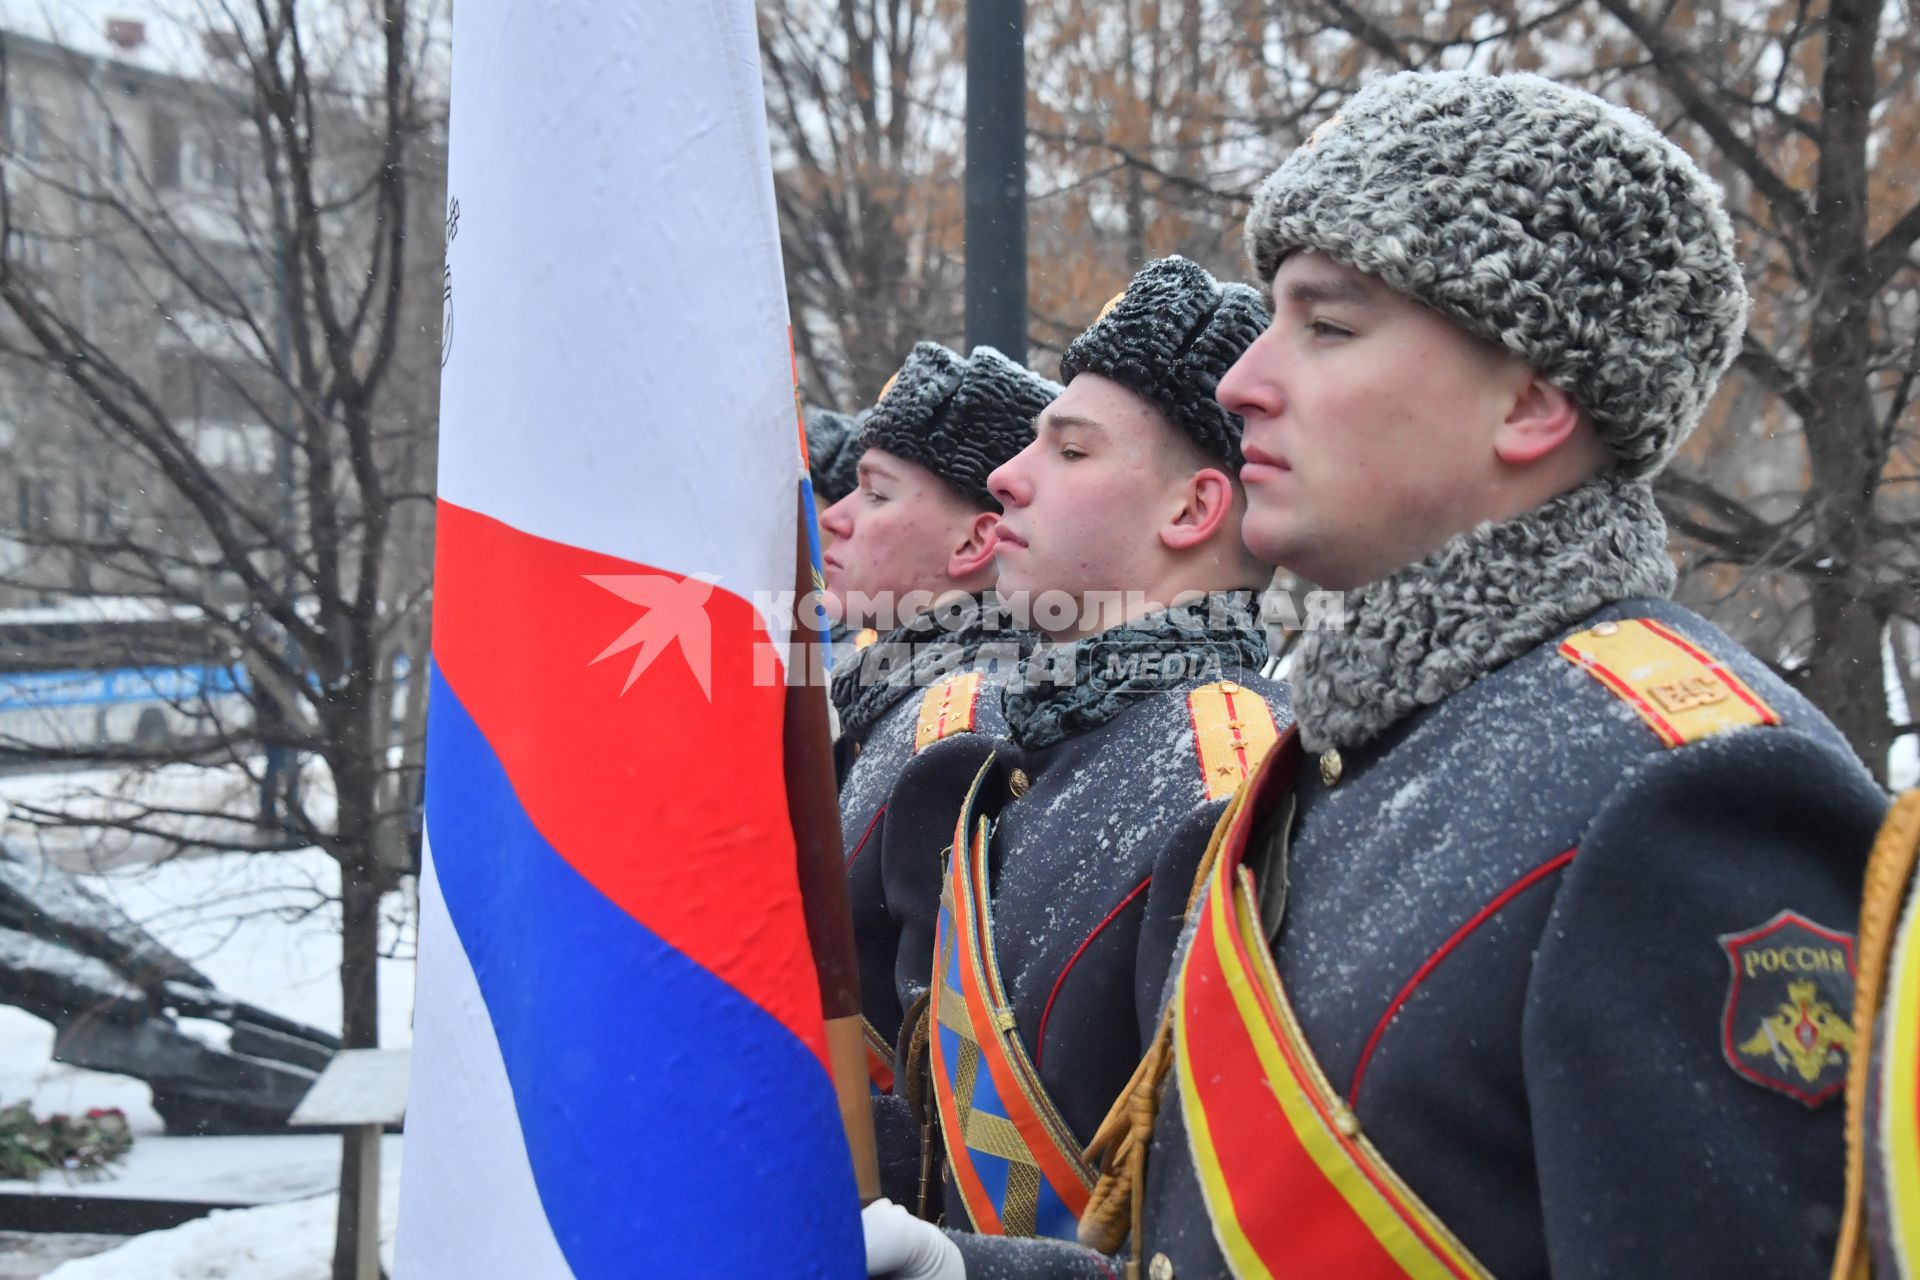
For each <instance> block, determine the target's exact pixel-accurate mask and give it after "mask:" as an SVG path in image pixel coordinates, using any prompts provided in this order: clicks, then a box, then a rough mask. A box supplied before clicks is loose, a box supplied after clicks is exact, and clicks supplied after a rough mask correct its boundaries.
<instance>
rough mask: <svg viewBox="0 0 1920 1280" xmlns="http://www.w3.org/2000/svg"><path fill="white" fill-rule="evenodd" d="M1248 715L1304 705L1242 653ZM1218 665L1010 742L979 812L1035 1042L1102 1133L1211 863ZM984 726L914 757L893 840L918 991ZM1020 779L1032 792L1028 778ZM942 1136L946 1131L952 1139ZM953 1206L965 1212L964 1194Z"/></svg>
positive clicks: (1072, 1113) (1070, 1118) (1080, 1121)
mask: <svg viewBox="0 0 1920 1280" xmlns="http://www.w3.org/2000/svg"><path fill="white" fill-rule="evenodd" d="M1230 676H1231V681H1230V682H1231V683H1232V684H1235V685H1237V686H1239V687H1238V689H1237V691H1236V693H1235V695H1234V696H1235V698H1236V699H1240V700H1248V699H1257V700H1258V703H1259V708H1256V707H1252V706H1249V705H1248V703H1247V702H1245V701H1242V702H1241V703H1240V705H1241V707H1242V708H1243V709H1242V711H1241V715H1242V716H1243V717H1244V716H1251V715H1253V714H1255V712H1256V711H1257V710H1258V709H1260V708H1264V710H1265V713H1266V714H1267V715H1270V716H1271V718H1272V720H1273V722H1274V725H1275V727H1276V729H1277V730H1279V731H1282V732H1284V730H1285V728H1286V727H1287V725H1288V724H1289V722H1290V712H1289V709H1288V702H1287V695H1286V691H1285V688H1284V686H1281V685H1279V684H1277V683H1275V682H1273V681H1270V680H1267V679H1264V678H1263V677H1261V676H1260V675H1259V674H1258V673H1257V672H1245V671H1241V670H1235V671H1233V672H1231V673H1230ZM1214 678H1215V677H1214V676H1212V675H1201V676H1197V677H1195V678H1193V679H1190V680H1187V681H1185V682H1182V683H1177V684H1174V685H1173V686H1172V687H1170V688H1167V689H1165V690H1164V691H1162V692H1157V693H1152V694H1145V695H1142V696H1140V697H1139V698H1137V699H1135V700H1132V701H1130V702H1128V703H1127V704H1126V705H1125V706H1124V707H1123V708H1122V709H1121V710H1120V711H1119V713H1118V714H1116V715H1114V716H1113V718H1111V719H1109V720H1107V721H1106V722H1105V723H1103V724H1100V725H1099V726H1098V727H1095V728H1091V729H1088V730H1086V731H1084V732H1082V733H1079V734H1076V735H1074V736H1072V737H1069V738H1066V739H1065V740H1063V741H1060V742H1056V743H1053V744H1051V745H1048V746H1044V747H1039V748H1025V749H1023V748H1021V747H1019V746H1016V745H1014V744H1012V743H1011V742H1009V743H1006V744H1003V746H1002V748H1001V750H1000V751H999V752H998V753H997V754H996V755H995V756H994V757H993V761H992V765H991V772H990V775H989V776H988V778H987V779H986V780H985V781H984V782H983V784H982V787H981V792H980V799H979V801H978V802H977V807H976V816H977V817H985V818H988V819H990V820H991V821H992V823H993V832H992V839H991V845H990V850H991V852H990V863H991V874H992V877H993V888H992V895H993V913H994V930H993V932H994V943H995V948H996V951H997V954H998V959H999V966H1000V973H1001V977H1002V979H1003V981H1004V983H1005V985H1006V990H1007V992H1008V995H1009V998H1010V1000H1011V1004H1012V1009H1013V1012H1014V1015H1015V1017H1016V1018H1017V1020H1018V1026H1019V1034H1020V1039H1021V1043H1022V1044H1023V1046H1024V1047H1025V1049H1026V1052H1027V1054H1028V1056H1029V1058H1030V1059H1031V1060H1032V1061H1033V1063H1034V1065H1035V1067H1036V1068H1037V1070H1038V1071H1039V1073H1040V1077H1041V1080H1042V1083H1043V1084H1044V1086H1045V1088H1046V1089H1047V1091H1048V1094H1049V1096H1050V1097H1051V1098H1052V1099H1053V1102H1054V1104H1055V1106H1056V1107H1057V1108H1058V1109H1059V1111H1060V1114H1061V1117H1062V1118H1063V1119H1064V1120H1065V1121H1066V1123H1067V1125H1068V1127H1069V1128H1070V1129H1071V1130H1072V1132H1073V1134H1074V1136H1075V1137H1076V1138H1078V1139H1079V1141H1080V1142H1081V1143H1083V1144H1084V1143H1085V1142H1086V1141H1087V1140H1088V1139H1090V1138H1091V1137H1092V1136H1093V1132H1094V1130H1095V1129H1096V1128H1097V1127H1098V1125H1099V1123H1100V1121H1101V1119H1102V1118H1103V1117H1104V1116H1105V1115H1106V1113H1107V1110H1108V1108H1109V1107H1110V1106H1111V1105H1112V1103H1113V1101H1114V1099H1115V1098H1116V1097H1117V1096H1118V1095H1119V1093H1120V1091H1121V1089H1122V1088H1123V1087H1124V1086H1125V1084H1126V1082H1127V1079H1128V1077H1129V1076H1130V1075H1131V1074H1132V1073H1133V1069H1134V1067H1135V1066H1136V1065H1137V1064H1138V1062H1139V1059H1140V1055H1141V1052H1142V1050H1143V1049H1144V1048H1145V1045H1146V1043H1147V1041H1148V1040H1150V1039H1151V1036H1152V1032H1153V1023H1154V1017H1155V1004H1156V1001H1157V998H1158V996H1157V993H1158V991H1159V990H1160V987H1161V984H1162V983H1163V982H1164V980H1165V977H1166V973H1167V967H1168V964H1169V962H1170V960H1171V958H1172V955H1173V949H1174V946H1175V944H1176V942H1177V940H1178V937H1179V931H1180V922H1181V918H1182V915H1183V912H1184V909H1185V906H1186V901H1187V895H1188V893H1189V891H1190V889H1191V888H1192V884H1193V879H1194V872H1195V869H1196V868H1197V866H1198V864H1199V861H1200V857H1201V855H1202V854H1203V853H1204V852H1205V849H1206V845H1207V841H1208V838H1209V837H1210V835H1211V833H1212V830H1213V827H1214V824H1215V822H1216V821H1217V820H1218V818H1219V815H1220V813H1221V811H1222V810H1223V809H1224V808H1225V806H1226V798H1225V797H1226V795H1228V794H1231V786H1232V783H1231V782H1229V783H1228V786H1227V790H1226V791H1225V792H1224V793H1222V794H1221V796H1220V798H1217V799H1215V798H1209V794H1208V787H1207V785H1206V781H1205V779H1204V778H1203V776H1202V771H1201V763H1200V758H1199V755H1198V753H1197V749H1196V745H1195V729H1194V720H1193V714H1192V712H1191V710H1190V707H1189V697H1188V695H1189V694H1190V693H1191V692H1192V691H1193V690H1194V689H1196V688H1199V687H1200V686H1202V685H1205V684H1208V683H1211V682H1213V679H1214ZM979 767H980V761H979V757H978V753H977V746H976V745H975V744H974V743H972V742H971V741H956V742H954V743H951V744H949V743H943V744H940V745H939V746H936V747H934V748H932V749H930V750H928V751H926V752H923V753H922V754H921V755H920V757H919V758H918V759H916V760H915V761H914V762H913V763H912V764H911V765H909V766H908V768H907V769H906V770H905V771H904V772H903V773H902V775H901V779H900V782H899V784H898V785H897V786H896V787H895V790H894V796H893V801H892V803H891V805H890V806H889V816H888V821H887V830H886V845H885V847H884V850H883V859H884V864H885V865H884V871H885V876H886V893H887V901H888V903H889V906H890V908H891V909H892V911H893V913H894V915H895V917H896V918H897V919H898V920H899V921H900V925H901V930H900V947H899V960H898V968H897V984H898V992H899V997H900V1001H901V1003H902V1006H903V1007H905V1006H906V1005H909V1004H911V1003H913V1002H914V1001H915V1000H916V999H917V998H918V997H919V996H920V995H921V994H923V993H924V992H925V991H926V989H927V986H928V983H929V980H930V975H931V971H932V965H933V948H934V932H935V926H936V920H937V913H938V908H939V899H940V892H941V888H942V886H943V883H944V879H943V877H944V870H945V856H944V855H945V851H946V850H947V848H948V847H949V845H950V844H951V843H952V840H953V834H954V822H955V818H956V816H957V812H958V808H959V804H960V801H961V799H962V798H963V797H964V795H965V792H966V789H967V786H968V785H969V784H970V783H972V782H973V780H974V775H975V774H976V773H977V772H978V771H979ZM1016 790H1019V791H1020V792H1021V794H1019V795H1016V794H1015V792H1016ZM936 1140H937V1139H936ZM946 1210H947V1214H948V1219H949V1221H951V1222H954V1223H956V1224H960V1223H961V1222H962V1221H963V1218H964V1215H963V1213H962V1211H961V1208H960V1204H959V1199H958V1196H957V1195H955V1194H952V1193H951V1192H950V1193H949V1194H948V1196H947V1198H946Z"/></svg>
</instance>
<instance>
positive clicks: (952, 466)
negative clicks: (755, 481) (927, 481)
mask: <svg viewBox="0 0 1920 1280" xmlns="http://www.w3.org/2000/svg"><path fill="white" fill-rule="evenodd" d="M1059 394H1060V387H1059V386H1058V385H1057V384H1055V383H1052V382H1048V381H1047V380H1046V379H1045V378H1043V377H1041V376H1040V375H1039V374H1037V373H1034V372H1033V371H1032V370H1030V369H1028V368H1026V367H1025V366H1024V365H1020V364H1016V363H1014V362H1013V361H1012V360H1009V359H1008V358H1007V357H1005V356H1003V355H1001V354H1000V353H999V352H998V351H996V350H994V349H993V348H992V347H975V348H974V349H973V354H972V355H971V356H968V357H967V358H966V359H962V358H961V357H960V356H958V355H956V354H955V353H953V352H951V351H949V350H947V349H946V348H945V347H943V346H941V345H940V344H939V343H937V342H921V343H916V344H915V345H914V348H913V351H912V352H911V353H909V354H908V356H907V360H906V363H905V364H903V365H901V366H900V372H898V373H896V374H894V375H893V377H892V379H891V380H889V381H888V383H887V386H886V389H885V390H884V391H882V392H881V393H880V402H879V403H878V404H876V405H874V406H873V409H872V411H871V412H870V413H868V415H867V420H866V424H865V425H864V426H863V427H862V428H861V430H860V447H861V448H862V449H863V450H864V449H884V450H886V451H887V452H888V453H891V454H893V455H894V456H895V457H897V458H905V459H906V460H907V461H908V462H915V463H918V464H919V465H921V466H923V467H925V468H926V469H927V470H929V471H931V472H933V473H934V474H935V475H937V476H939V477H940V478H941V479H942V480H945V481H946V482H947V483H948V484H950V485H952V486H953V488H954V490H955V491H956V492H958V493H959V494H961V495H962V496H963V497H965V498H967V499H969V500H970V501H972V502H975V503H978V504H979V505H980V506H981V507H982V508H986V509H991V510H994V511H998V510H999V509H1000V504H999V502H997V501H996V500H995V499H994V497H993V495H992V494H990V493H988V492H987V477H988V476H989V475H992V474H993V472H994V469H995V468H997V467H999V466H1001V465H1002V464H1004V463H1005V462H1007V461H1008V460H1009V459H1011V458H1012V457H1013V455H1014V454H1016V453H1019V452H1020V451H1021V450H1022V449H1024V448H1026V447H1027V445H1028V444H1029V443H1031V442H1032V440H1033V420H1034V419H1035V418H1036V417H1038V416H1039V414H1040V411H1041V410H1042V409H1044V408H1046V407H1047V406H1048V405H1049V404H1051V403H1052V402H1053V399H1054V397H1056V396H1058V395H1059Z"/></svg>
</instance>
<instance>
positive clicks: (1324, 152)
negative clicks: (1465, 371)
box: [1247, 71, 1747, 476]
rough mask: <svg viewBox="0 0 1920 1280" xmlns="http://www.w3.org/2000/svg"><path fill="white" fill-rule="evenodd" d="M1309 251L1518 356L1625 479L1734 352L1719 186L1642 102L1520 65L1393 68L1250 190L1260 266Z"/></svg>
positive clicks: (1742, 317) (1679, 436) (1647, 466)
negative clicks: (1608, 97) (1587, 424)
mask: <svg viewBox="0 0 1920 1280" xmlns="http://www.w3.org/2000/svg"><path fill="white" fill-rule="evenodd" d="M1296 249H1316V250H1319V251H1320V252H1322V253H1325V254H1327V255H1328V256H1330V257H1332V258H1334V259H1336V260H1337V261H1340V262H1344V263H1346V264H1347V265H1349V266H1352V267H1356V268H1358V269H1359V270H1362V271H1365V272H1367V273H1369V274H1371V275H1375V276H1378V277H1379V278H1380V279H1382V280H1384V281H1385V282H1386V283H1387V284H1389V285H1391V286H1392V287H1393V288H1395V289H1397V290H1399V291H1400V292H1401V293H1404V294H1408V295H1410V296H1412V297H1414V298H1417V299H1419V300H1420V301H1421V302H1424V303H1426V304H1427V305H1428V306H1430V307H1433V308H1435V309H1436V310H1438V311H1440V312H1442V313H1444V314H1445V315H1448V316H1450V317H1452V318H1453V319H1455V320H1457V321H1459V322H1460V323H1461V324H1462V325H1464V326H1465V327H1466V328H1467V329H1468V330H1469V331H1471V332H1473V333H1476V334H1479V335H1480V336H1482V337H1485V338H1489V339H1491V340H1493V341H1495V342H1498V343H1500V344H1502V345H1504V346H1505V347H1507V348H1508V349H1509V350H1512V351H1514V352H1515V353H1517V354H1518V355H1519V356H1520V357H1521V358H1522V359H1524V360H1526V362H1527V363H1528V364H1529V365H1530V366H1532V368H1533V369H1535V370H1536V371H1537V372H1539V373H1540V374H1542V375H1544V376H1545V377H1546V378H1547V379H1548V380H1549V381H1551V382H1553V383H1554V384H1555V385H1556V386H1558V387H1560V388H1562V389H1563V390H1565V391H1566V392H1568V393H1569V394H1570V395H1572V396H1573V398H1574V399H1575V400H1576V401H1577V402H1578V403H1579V405H1580V407H1581V408H1583V409H1585V410H1586V411H1587V413H1588V414H1589V415H1590V416H1591V417H1592V419H1593V421H1594V425H1595V427H1596V428H1597V429H1598V430H1599V432H1600V436H1601V438H1602V439H1603V440H1604V441H1605V442H1606V444H1607V447H1608V448H1609V449H1610V450H1611V451H1612V452H1613V455H1614V457H1615V458H1616V459H1617V460H1618V462H1619V465H1620V467H1621V469H1622V470H1623V471H1624V472H1626V473H1627V474H1628V475H1632V476H1648V475H1652V474H1653V473H1654V472H1657V471H1658V470H1660V468H1661V467H1663V466H1665V465H1666V463H1667V460H1668V459H1669V458H1670V457H1672V455H1673V451H1674V450H1675V449H1676V448H1678V447H1679V445H1680V442H1681V440H1683V439H1684V438H1685V437H1686V435H1687V433H1688V432H1689V431H1691V430H1693V427H1694V424H1695V423H1696V422H1698V421H1699V418H1700V414H1701V412H1702V411H1703V410H1704V409H1705V408H1706V404H1707V401H1708V400H1709V399H1710V398H1711V397H1712V395H1713V389H1714V387H1715V385H1716V384H1717V383H1718V382H1719V380H1720V375H1721V374H1722V373H1724V372H1726V369H1727V366H1728V365H1729V364H1731V363H1732V361H1733V358H1734V356H1735V355H1736V354H1737V353H1738V352H1739V350H1740V337H1741V334H1742V333H1743V332H1744V330H1745V328H1746V315H1747V292H1746V286H1745V284H1744V283H1743V282H1742V280H1741V278H1740V265H1739V263H1738V262H1737V261H1736V260H1735V258H1734V242H1733V228H1732V226H1731V225H1730V224H1729V223H1728V221H1727V215H1726V211H1725V209H1724V208H1723V207H1722V204H1721V196H1720V189H1719V187H1717V186H1716V185H1715V184H1714V183H1713V182H1712V180H1711V179H1709V178H1708V177H1707V176H1706V175H1705V174H1703V173H1702V172H1701V171H1700V169H1699V168H1698V167H1697V166H1695V164H1694V163H1693V161H1692V160H1690V159H1689V158H1688V157H1687V155H1686V153H1685V152H1683V151H1682V150H1680V148H1679V147H1677V146H1675V145H1674V144H1673V143H1672V142H1670V141H1669V140H1668V139H1666V138H1665V137H1663V136H1662V135H1661V134H1660V132H1659V131H1658V130H1657V129H1655V128H1654V126H1653V124H1652V123H1651V122H1650V121H1648V120H1647V119H1645V118H1644V117H1642V116H1640V115H1638V114H1636V113H1634V112H1632V111H1628V110H1627V109H1625V108H1623V107H1616V106H1614V105H1612V104H1611V103H1608V102H1605V101H1603V100H1601V99H1599V98H1596V97H1594V96H1593V95H1592V94H1589V93H1585V92H1582V91H1580V90H1578V89H1572V88H1568V87H1567V86H1565V85H1561V84H1555V83H1554V82H1553V81H1551V80H1545V79H1542V78H1541V77H1539V76H1534V75H1510V76H1488V75H1477V74H1473V73H1469V72H1458V71H1445V72H1403V73H1401V74H1399V75H1395V76H1391V77H1389V78H1387V79H1385V80H1382V81H1380V82H1378V83H1377V84H1373V85H1370V86H1368V87H1367V88H1366V89H1363V90H1362V91H1361V92H1359V93H1356V94H1355V95H1354V96H1353V97H1352V98H1350V99H1348V100H1347V102H1346V103H1345V104H1343V105H1342V106H1341V108H1340V111H1339V113H1338V114H1337V115H1335V116H1333V117H1332V118H1331V119H1329V120H1328V121H1327V122H1326V123H1325V124H1324V125H1322V126H1321V127H1320V128H1319V129H1318V130H1316V131H1315V133H1314V135H1313V137H1312V138H1310V139H1309V140H1308V142H1307V144H1306V145H1305V146H1303V147H1301V148H1300V149H1299V150H1297V151H1295V152H1294V153H1293V154H1292V155H1291V156H1289V157H1288V158H1287V161H1286V163H1284V164H1282V165H1281V166H1280V168H1279V169H1278V170H1276V171H1275V172H1274V174H1273V175H1272V176H1271V177H1269V178H1268V179H1267V180H1266V182H1265V183H1264V184H1263V185H1262V186H1261V188H1260V191H1259V193H1258V194H1257V195H1256V196H1255V198H1254V203H1253V212H1252V213H1251V214H1249V215H1248V217H1247V251H1248V253H1249V254H1250V255H1251V256H1252V258H1253V263H1254V267H1255V269H1256V270H1257V271H1258V272H1259V274H1260V277H1261V279H1263V280H1267V281H1271V280H1272V279H1273V275H1274V272H1275V271H1277V270H1278V269H1279V266H1280V262H1281V259H1283V258H1284V257H1286V255H1287V254H1288V253H1290V252H1292V251H1294V250H1296Z"/></svg>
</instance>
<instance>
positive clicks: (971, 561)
mask: <svg viewBox="0 0 1920 1280" xmlns="http://www.w3.org/2000/svg"><path fill="white" fill-rule="evenodd" d="M999 527H1000V516H999V514H998V513H997V512H993V511H981V512H978V513H976V514H975V515H974V517H973V519H971V520H969V521H968V522H967V524H966V527H965V529H964V533H965V535H966V537H965V540H964V541H963V542H961V544H960V545H959V546H957V547H955V548H954V549H953V551H952V553H951V554H949V555H948V556H947V576H948V577H949V578H952V579H953V580H954V581H956V582H965V581H966V580H967V579H968V578H971V577H974V576H975V575H977V574H981V573H988V572H991V571H992V569H993V544H994V542H995V541H996V538H995V534H996V532H997V531H998V529H999Z"/></svg>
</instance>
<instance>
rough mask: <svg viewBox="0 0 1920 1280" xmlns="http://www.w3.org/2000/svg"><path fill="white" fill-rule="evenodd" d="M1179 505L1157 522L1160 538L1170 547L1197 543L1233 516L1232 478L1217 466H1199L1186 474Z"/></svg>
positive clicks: (1218, 529)
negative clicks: (1161, 523) (1162, 522)
mask: <svg viewBox="0 0 1920 1280" xmlns="http://www.w3.org/2000/svg"><path fill="white" fill-rule="evenodd" d="M1180 499H1181V501H1180V507H1179V509H1178V510H1177V511H1175V512H1174V513H1173V518H1172V519H1171V520H1168V521H1167V522H1166V523H1165V524H1163V525H1161V526H1160V541H1161V544H1162V545H1164V546H1165V547H1166V548H1167V549H1168V550H1170V551H1185V550H1187V549H1188V548H1190V547H1197V546H1200V545H1201V544H1202V543H1204V542H1206V541H1207V540H1208V539H1209V538H1211V537H1213V535H1214V534H1216V533H1218V532H1219V531H1220V528H1221V526H1222V525H1225V524H1228V523H1230V522H1232V520H1233V481H1232V480H1230V479H1228V478H1227V473H1226V472H1224V471H1222V470H1220V469H1219V468H1218V467H1203V468H1201V469H1200V470H1199V471H1196V472H1194V473H1193V474H1192V475H1190V476H1188V477H1187V480H1186V483H1185V485H1183V486H1182V488H1181V491H1180Z"/></svg>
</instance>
